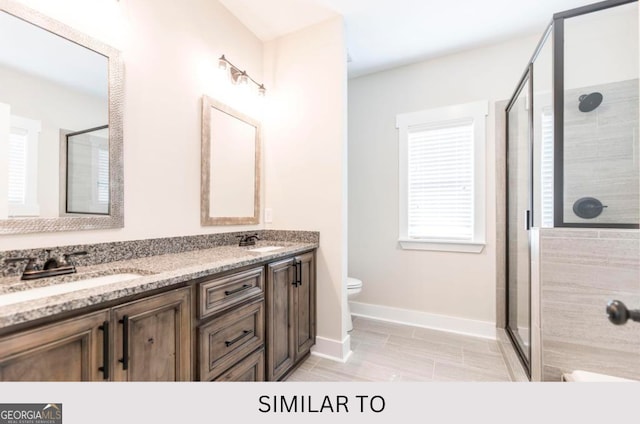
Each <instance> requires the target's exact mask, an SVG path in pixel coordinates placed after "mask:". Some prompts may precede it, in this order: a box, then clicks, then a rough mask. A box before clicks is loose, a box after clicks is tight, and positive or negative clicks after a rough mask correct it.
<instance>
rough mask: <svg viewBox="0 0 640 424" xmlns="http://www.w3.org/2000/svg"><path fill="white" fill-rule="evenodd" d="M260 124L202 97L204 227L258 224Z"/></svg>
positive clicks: (202, 217)
mask: <svg viewBox="0 0 640 424" xmlns="http://www.w3.org/2000/svg"><path fill="white" fill-rule="evenodd" d="M260 128H261V127H260V123H259V122H258V121H256V120H254V119H252V118H250V117H248V116H246V115H244V114H242V113H240V112H237V111H235V110H233V109H232V108H230V107H229V106H227V105H225V104H223V103H220V102H218V101H216V100H215V99H212V98H210V97H208V96H204V97H203V98H202V193H201V207H200V221H201V223H202V225H240V224H258V223H259V211H260Z"/></svg>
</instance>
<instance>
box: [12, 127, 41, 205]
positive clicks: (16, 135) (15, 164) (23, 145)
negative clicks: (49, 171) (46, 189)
mask: <svg viewBox="0 0 640 424" xmlns="http://www.w3.org/2000/svg"><path fill="white" fill-rule="evenodd" d="M10 122H11V125H10V131H9V154H8V159H9V163H8V168H9V184H8V200H9V201H8V203H9V204H8V206H9V216H16V217H17V216H38V215H40V206H39V205H38V142H39V137H40V131H41V127H42V125H41V123H40V121H35V120H33V119H29V118H23V117H20V116H15V115H11V116H10Z"/></svg>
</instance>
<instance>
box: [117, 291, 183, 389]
mask: <svg viewBox="0 0 640 424" xmlns="http://www.w3.org/2000/svg"><path fill="white" fill-rule="evenodd" d="M190 299H191V296H190V290H189V288H188V287H185V288H182V289H178V290H173V291H170V292H167V293H163V294H160V295H157V296H153V297H149V298H145V299H141V300H138V301H135V302H130V303H126V304H124V305H121V306H117V307H115V308H113V309H112V313H111V327H112V328H113V355H114V358H113V364H114V366H113V377H112V380H115V381H189V380H191V308H190Z"/></svg>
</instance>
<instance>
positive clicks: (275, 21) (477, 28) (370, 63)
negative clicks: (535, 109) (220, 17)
mask: <svg viewBox="0 0 640 424" xmlns="http://www.w3.org/2000/svg"><path fill="white" fill-rule="evenodd" d="M219 1H220V3H222V4H223V5H224V6H225V7H226V8H227V9H229V11H230V12H231V13H233V14H234V15H235V16H236V17H237V18H238V19H239V20H240V21H241V22H242V23H243V24H244V25H245V26H246V27H247V28H249V29H250V30H251V31H252V32H253V33H254V34H255V35H256V36H257V37H258V38H259V39H261V40H262V41H269V40H272V39H274V38H277V37H280V36H282V35H285V34H288V33H291V32H295V31H297V30H300V29H302V28H304V27H306V26H309V25H313V24H316V23H319V22H322V21H324V20H327V19H329V18H331V17H333V16H336V15H342V16H344V19H345V23H346V33H347V48H348V52H349V57H350V59H351V61H350V62H349V65H348V67H349V77H350V78H353V77H357V76H361V75H365V74H368V73H372V72H377V71H382V70H385V69H390V68H393V67H396V66H402V65H406V64H409V63H414V62H417V61H421V60H426V59H430V58H434V57H437V56H444V55H447V54H451V53H454V52H458V51H463V50H467V49H472V48H476V47H480V46H483V45H487V44H492V43H496V42H500V41H504V40H508V39H512V38H517V37H523V36H527V35H534V34H540V35H542V31H543V30H544V28H545V27H546V25H547V24H548V23H549V22H550V21H551V18H552V16H553V14H554V13H555V12H561V11H563V10H568V9H572V8H575V7H579V6H584V5H586V4H591V3H594V2H596V0H483V1H478V0H447V1H443V0H219Z"/></svg>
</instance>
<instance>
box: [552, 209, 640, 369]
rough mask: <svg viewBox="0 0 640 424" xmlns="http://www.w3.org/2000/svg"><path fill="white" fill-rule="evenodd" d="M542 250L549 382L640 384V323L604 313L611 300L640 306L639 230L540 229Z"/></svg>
mask: <svg viewBox="0 0 640 424" xmlns="http://www.w3.org/2000/svg"><path fill="white" fill-rule="evenodd" d="M636 207H637V206H636ZM539 249H540V252H539V253H540V297H541V300H540V308H541V324H542V325H541V338H542V343H541V344H542V346H541V347H542V378H543V380H544V381H560V378H561V375H562V373H565V372H571V371H574V370H585V371H591V372H597V373H604V374H609V375H614V376H618V377H625V378H631V379H638V380H640V323H636V322H631V321H629V322H627V324H625V325H621V326H617V325H613V324H612V323H610V322H609V320H608V319H607V315H606V313H605V308H606V304H607V302H608V301H609V300H612V299H616V300H620V301H622V302H624V303H625V304H626V305H627V307H629V308H633V309H637V308H640V231H638V230H603V229H594V230H592V229H552V228H549V229H541V230H540V247H539Z"/></svg>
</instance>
